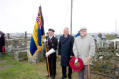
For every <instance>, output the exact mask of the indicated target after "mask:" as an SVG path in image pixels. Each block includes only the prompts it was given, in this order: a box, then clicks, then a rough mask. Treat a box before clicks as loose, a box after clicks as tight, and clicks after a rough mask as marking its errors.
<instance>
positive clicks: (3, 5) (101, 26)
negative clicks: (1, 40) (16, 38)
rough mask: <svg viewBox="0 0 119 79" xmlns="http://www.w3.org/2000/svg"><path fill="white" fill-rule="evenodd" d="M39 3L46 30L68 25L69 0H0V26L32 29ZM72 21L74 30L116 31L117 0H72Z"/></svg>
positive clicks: (58, 30) (8, 30)
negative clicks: (84, 28)
mask: <svg viewBox="0 0 119 79" xmlns="http://www.w3.org/2000/svg"><path fill="white" fill-rule="evenodd" d="M40 5H41V6H42V13H43V17H44V28H45V31H46V32H47V30H48V29H49V28H53V29H54V30H55V33H56V34H61V33H63V28H64V27H69V28H70V12H71V11H70V6H71V0H0V30H1V31H3V32H5V33H16V32H25V31H27V32H28V33H32V32H33V28H34V24H35V20H36V17H37V14H38V8H39V6H40ZM72 23H73V24H72V27H73V29H72V30H73V31H72V32H73V34H75V33H77V32H78V31H79V29H80V28H81V27H87V29H88V32H89V33H99V32H101V33H112V32H116V33H119V0H73V18H72ZM115 29H116V30H115Z"/></svg>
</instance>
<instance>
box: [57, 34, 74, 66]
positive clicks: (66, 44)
mask: <svg viewBox="0 0 119 79" xmlns="http://www.w3.org/2000/svg"><path fill="white" fill-rule="evenodd" d="M73 42H74V37H73V36H71V35H68V37H67V38H65V37H64V35H63V36H61V37H60V40H59V49H58V54H59V55H61V65H62V66H68V65H69V61H70V56H73Z"/></svg>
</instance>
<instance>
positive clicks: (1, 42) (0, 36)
mask: <svg viewBox="0 0 119 79" xmlns="http://www.w3.org/2000/svg"><path fill="white" fill-rule="evenodd" d="M4 47H5V34H4V33H3V32H1V31H0V56H2V52H4V51H3V50H2V49H3V48H4Z"/></svg>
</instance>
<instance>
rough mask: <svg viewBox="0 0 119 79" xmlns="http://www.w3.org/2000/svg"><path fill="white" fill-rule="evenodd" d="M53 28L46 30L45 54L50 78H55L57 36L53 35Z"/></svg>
mask: <svg viewBox="0 0 119 79" xmlns="http://www.w3.org/2000/svg"><path fill="white" fill-rule="evenodd" d="M54 32H55V31H54V30H53V29H49V30H48V37H47V51H48V52H47V53H46V56H47V57H48V66H49V73H50V74H49V76H50V77H51V78H52V79H55V75H56V50H57V44H58V41H57V38H55V37H54Z"/></svg>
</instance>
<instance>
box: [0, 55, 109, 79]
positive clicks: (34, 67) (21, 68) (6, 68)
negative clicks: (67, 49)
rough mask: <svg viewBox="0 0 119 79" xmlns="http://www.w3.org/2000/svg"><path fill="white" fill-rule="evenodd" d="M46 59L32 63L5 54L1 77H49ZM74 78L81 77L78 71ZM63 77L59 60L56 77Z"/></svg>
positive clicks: (0, 60)
mask: <svg viewBox="0 0 119 79" xmlns="http://www.w3.org/2000/svg"><path fill="white" fill-rule="evenodd" d="M46 75H47V69H46V64H45V61H43V62H41V63H38V64H30V63H28V62H27V60H25V61H20V62H18V61H15V60H14V59H13V58H12V57H9V56H7V55H5V56H4V57H2V58H0V79H48V78H47V77H46ZM72 76H73V78H72V79H79V78H78V73H77V72H73V74H72ZM60 77H61V66H60V62H59V59H58V60H57V75H56V79H60ZM91 79H109V78H106V77H105V78H104V77H102V76H97V75H93V74H92V75H91Z"/></svg>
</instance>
